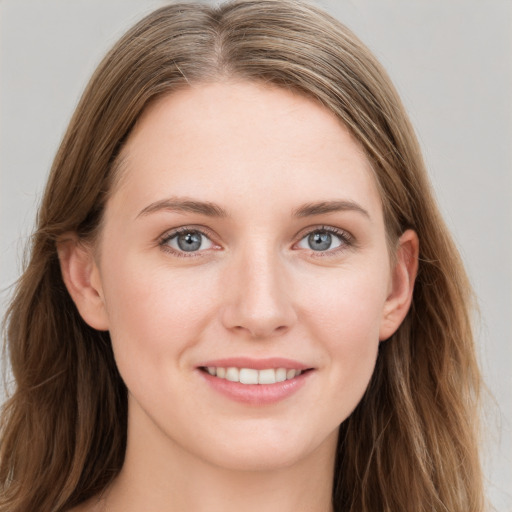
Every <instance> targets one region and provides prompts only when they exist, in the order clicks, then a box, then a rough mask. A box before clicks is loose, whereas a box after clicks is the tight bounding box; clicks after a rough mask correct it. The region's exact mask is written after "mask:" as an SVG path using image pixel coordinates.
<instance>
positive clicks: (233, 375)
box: [226, 367, 240, 382]
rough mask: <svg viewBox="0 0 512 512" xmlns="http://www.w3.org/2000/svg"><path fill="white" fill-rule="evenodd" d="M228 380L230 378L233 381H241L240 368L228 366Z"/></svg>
mask: <svg viewBox="0 0 512 512" xmlns="http://www.w3.org/2000/svg"><path fill="white" fill-rule="evenodd" d="M226 380H230V381H231V382H240V372H239V371H238V368H233V367H230V368H227V369H226Z"/></svg>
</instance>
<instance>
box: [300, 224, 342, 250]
mask: <svg viewBox="0 0 512 512" xmlns="http://www.w3.org/2000/svg"><path fill="white" fill-rule="evenodd" d="M347 244H348V236H347V235H345V234H344V233H338V232H337V231H334V230H328V229H316V230H315V231H312V232H311V233H308V234H307V235H306V236H305V237H304V238H302V239H301V240H300V241H299V243H298V244H297V247H300V248H301V249H310V250H312V251H317V252H325V251H331V250H332V249H336V248H337V247H341V246H342V245H347Z"/></svg>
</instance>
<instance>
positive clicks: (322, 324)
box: [0, 0, 483, 512]
mask: <svg viewBox="0 0 512 512" xmlns="http://www.w3.org/2000/svg"><path fill="white" fill-rule="evenodd" d="M38 223H39V224H38V230H37V232H36V233H35V235H34V238H33V246H32V256H31V261H30V263H29V265H28V267H27V269H26V271H25V273H24V275H23V277H22V278H21V280H20V283H19V286H18V289H17V293H16V295H15V297H14V300H13V302H12V305H11V308H10V310H9V313H8V329H7V343H8V347H9V350H10V355H11V363H12V367H13V373H14V376H15V378H16V382H17V388H16V391H15V393H14V394H13V396H12V397H11V399H10V400H9V401H8V402H7V404H6V407H5V410H4V414H3V423H2V444H1V452H0V456H1V461H0V480H1V482H2V496H1V501H0V510H9V511H22V510H23V511H26V510H41V511H47V510H52V511H67V510H77V511H82V510H88V511H89V510H97V511H99V510H105V511H114V512H115V511H117V510H123V511H130V510H152V511H153V510H154V511H167V510H172V511H176V510H197V511H199V510H220V509H222V510H231V509H235V507H236V508H240V507H244V508H245V509H246V510H253V509H254V510H256V508H258V510H259V509H264V510H274V509H276V510H277V509H278V508H279V510H280V511H283V510H284V511H286V510H288V509H290V510H291V509H294V510H297V509H298V510H318V511H324V510H335V511H341V510H343V511H345V510H349V511H376V510H390V511H399V510H403V511H405V510H407V511H409V510H429V511H430V510H436V511H437V510H439V511H441V510H443V511H444V510H450V511H461V512H462V511H467V510H482V509H483V492H482V484H481V474H480V467H479V461H478V453H477V435H476V434H477V423H478V422H477V417H478V416H477V412H478V409H477V405H478V393H479V372H478V369H477V366H476V363H475V356H474V347H473V337H472V332H471V325H470V306H471V294H470V289H469V285H468V283H467V280H466V277H465V273H464V270H463V268H462V265H461V263H460V260H459V258H458V255H457V251H456V249H455V248H454V246H453V243H452V242H451V239H450V236H449V234H448V233H447V230H446V228H445V226H444V224H443V221H442V220H441V218H440V216H439V213H438V210H437V207H436V205H435V202H434V200H433V198H432V193H431V190H430V185H429V183H428V179H427V177H426V173H425V169H424V164H423V162H422V158H421V154H420V151H419V147H418V144H417V141H416V139H415V136H414V132H413V130H412V128H411V126H410V124H409V122H408V119H407V116H406V114H405V112H404V109H403V107H402V105H401V103H400V100H399V98H398V97H397V95H396V92H395V90H394V89H393V87H392V85H391V84H390V82H389V79H388V78H387V76H386V74H385V72H384V71H383V70H382V68H381V67H380V66H379V64H378V63H377V62H376V61H375V59H374V57H373V56H372V55H371V54H370V53H369V51H368V50H367V49H366V48H365V47H364V46H363V45H362V44H361V43H360V42H359V41H358V40H357V39H356V38H355V36H354V35H353V34H351V33H350V32H349V31H348V30H347V29H346V28H344V27H343V26H342V25H340V24H339V23H338V22H337V21H335V20H333V19H332V18H330V17H329V16H328V15H327V14H325V13H323V12H322V11H320V10H319V9H318V8H316V7H312V6H309V5H307V4H302V3H297V2H294V1H288V0H285V1H273V0H265V1H236V2H232V3H228V4H224V5H222V6H220V7H219V8H211V7H207V6H204V5H196V4H176V5H170V6H168V7H165V8H162V9H160V10H158V11H156V12H154V13H153V14H151V15H150V16H148V17H147V18H146V19H145V20H143V21H141V22H140V23H138V24H137V25H136V26H135V27H134V28H133V29H132V30H130V31H129V32H128V33H127V34H126V35H125V36H124V37H123V38H122V39H121V40H120V41H119V43H118V44H117V45H116V46H115V47H114V49H113V50H112V51H111V52H110V53H109V54H108V55H107V57H106V58H105V60H104V61H103V63H102V64H101V65H100V66H99V68H98V70H97V71H96V73H95V75H94V76H93V78H92V80H91V82H90V84H89V86H88V87H87V89H86V91H85V93H84V95H83V98H82V100H81V102H80V104H79V106H78V108H77V110H76V113H75V115H74V117H73V119H72V121H71V123H70V126H69V129H68V131H67V133H66V135H65V137H64V140H63V142H62V145H61V148H60V150H59V152H58V154H57V157H56V159H55V162H54V166H53V169H52V173H51V176H50V178H49V182H48V185H47V189H46V192H45V196H44V199H43V202H42V206H41V209H40V212H39V218H38Z"/></svg>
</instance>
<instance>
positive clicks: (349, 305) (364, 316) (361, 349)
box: [303, 266, 388, 422]
mask: <svg viewBox="0 0 512 512" xmlns="http://www.w3.org/2000/svg"><path fill="white" fill-rule="evenodd" d="M368 268H371V267H368ZM368 268H367V270H366V271H361V272H357V271H356V270H355V269H351V270H352V271H348V272H340V273H339V275H338V277H337V279H336V280H333V281H331V285H330V286H327V283H326V286H324V287H322V286H317V287H308V293H307V294H306V293H304V295H303V300H304V301H307V304H308V305H309V306H307V307H304V315H305V316H307V317H308V318H309V322H308V324H309V335H310V336H311V337H312V338H313V339H316V340H317V341H318V343H319V344H320V345H321V346H322V347H323V348H324V350H325V351H324V355H325V357H324V361H323V363H324V365H325V367H326V368H329V385H328V386H326V387H325V391H324V393H325V394H327V395H328V396H327V397H326V396H325V395H324V397H323V398H324V399H326V398H327V399H330V400H331V401H332V403H333V406H334V409H333V410H336V411H337V412H336V414H337V415H338V419H339V421H340V422H342V421H343V420H345V419H346V418H347V417H348V416H349V415H350V413H351V412H352V411H353V409H354V408H355V407H356V406H357V404H358V403H359V401H360V399H361V398H362V396H363V394H364V392H365V390H366V388H367V386H368V383H369V381H370V379H371V376H372V374H373V371H374V368H375V362H376V359H377V353H378V347H379V328H380V324H381V320H382V315H383V310H384V305H385V301H386V297H387V286H388V280H387V274H386V272H385V271H384V272H382V273H381V272H372V271H371V270H369V269H368ZM377 268H380V267H377ZM383 268H384V269H385V268H386V267H385V266H384V267H383ZM332 282H334V283H336V284H332ZM317 284H319V283H317ZM322 288H323V289H324V290H325V291H324V292H323V293H320V291H319V290H320V289H322ZM303 303H304V304H305V302H303ZM306 310H307V312H306Z"/></svg>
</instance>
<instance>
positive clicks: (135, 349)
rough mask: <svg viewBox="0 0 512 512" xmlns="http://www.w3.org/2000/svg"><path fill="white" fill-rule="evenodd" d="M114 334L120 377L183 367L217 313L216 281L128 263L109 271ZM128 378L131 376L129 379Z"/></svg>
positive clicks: (106, 271) (108, 296) (109, 305)
mask: <svg viewBox="0 0 512 512" xmlns="http://www.w3.org/2000/svg"><path fill="white" fill-rule="evenodd" d="M104 274H105V278H104V283H105V286H104V292H105V301H106V305H107V312H108V317H109V322H110V335H111V339H112V345H113V348H114V352H115V355H116V360H117V364H118V366H119V369H120V371H121V373H122V374H123V373H125V372H131V373H135V374H137V376H140V375H139V374H142V372H143V371H144V368H146V371H147V368H153V369H154V370H155V373H158V369H159V368H161V369H162V371H164V370H165V367H166V366H167V368H168V367H169V365H172V366H173V367H176V366H179V364H180V361H181V359H180V355H181V354H182V353H183V351H184V350H186V349H187V348H189V347H190V346H191V345H192V344H194V343H196V342H198V341H199V338H200V333H201V332H203V330H204V328H205V326H206V325H207V324H208V323H209V322H210V319H211V317H212V315H213V310H214V303H213V300H212V298H213V297H215V294H214V293H213V288H214V286H215V284H214V280H213V279H212V278H211V277H212V276H209V278H208V279H206V276H205V275H204V274H205V273H204V272H202V271H201V270H198V271H197V272H194V273H193V274H192V275H191V274H190V272H188V273H180V272H175V271H174V272H173V271H170V270H169V268H165V267H163V266H153V267H151V268H148V265H147V264H146V265H144V264H143V260H142V259H139V260H138V259H137V258H132V260H131V261H130V260H128V259H125V260H124V261H121V262H119V261H118V264H117V265H111V267H110V268H105V269H104ZM126 377H127V378H128V376H126Z"/></svg>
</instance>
